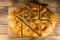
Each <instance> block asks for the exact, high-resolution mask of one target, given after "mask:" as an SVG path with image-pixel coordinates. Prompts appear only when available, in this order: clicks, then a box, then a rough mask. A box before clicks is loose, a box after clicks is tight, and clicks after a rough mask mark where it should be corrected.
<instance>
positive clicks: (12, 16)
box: [7, 3, 56, 37]
mask: <svg viewBox="0 0 60 40" xmlns="http://www.w3.org/2000/svg"><path fill="white" fill-rule="evenodd" d="M7 19H8V25H9V29H10V31H11V32H12V34H13V35H15V36H19V37H21V36H23V37H25V36H27V37H45V36H46V35H48V34H49V33H50V32H51V31H52V30H53V28H54V27H55V24H56V17H55V15H54V13H53V12H51V11H50V10H49V9H47V8H46V7H44V6H42V5H40V4H35V3H30V4H23V5H21V6H19V7H11V8H9V10H8V16H7Z"/></svg>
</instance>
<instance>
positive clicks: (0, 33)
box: [0, 0, 60, 40]
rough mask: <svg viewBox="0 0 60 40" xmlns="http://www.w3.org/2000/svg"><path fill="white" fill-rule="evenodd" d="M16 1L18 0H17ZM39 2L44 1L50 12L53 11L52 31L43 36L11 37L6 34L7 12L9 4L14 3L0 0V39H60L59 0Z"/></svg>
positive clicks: (9, 0)
mask: <svg viewBox="0 0 60 40" xmlns="http://www.w3.org/2000/svg"><path fill="white" fill-rule="evenodd" d="M17 2H18V1H17ZM39 2H42V3H46V4H48V6H46V7H47V8H49V9H50V10H51V11H52V12H54V13H55V15H56V19H57V23H56V26H55V28H54V30H53V31H52V33H51V34H50V35H49V36H47V37H45V38H29V37H25V38H11V37H9V36H8V32H7V31H8V25H7V19H6V16H7V13H8V8H9V6H12V4H14V3H15V2H14V0H13V1H11V0H0V40H60V5H59V0H57V1H56V0H53V1H52V0H42V1H41V0H39Z"/></svg>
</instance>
